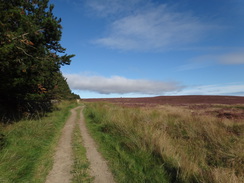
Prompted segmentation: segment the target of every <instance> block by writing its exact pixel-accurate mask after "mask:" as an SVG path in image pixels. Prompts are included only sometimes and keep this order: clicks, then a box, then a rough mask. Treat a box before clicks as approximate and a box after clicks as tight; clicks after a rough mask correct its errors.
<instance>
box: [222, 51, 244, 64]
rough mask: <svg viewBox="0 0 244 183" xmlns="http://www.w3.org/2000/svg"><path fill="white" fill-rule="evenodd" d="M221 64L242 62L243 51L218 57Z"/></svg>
mask: <svg viewBox="0 0 244 183" xmlns="http://www.w3.org/2000/svg"><path fill="white" fill-rule="evenodd" d="M218 61H219V62H220V63H222V64H244V52H235V53H229V54H224V55H221V56H219V57H218Z"/></svg>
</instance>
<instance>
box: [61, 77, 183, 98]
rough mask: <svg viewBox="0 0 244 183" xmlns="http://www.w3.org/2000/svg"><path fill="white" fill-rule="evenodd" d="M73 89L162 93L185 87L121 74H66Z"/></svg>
mask: <svg viewBox="0 0 244 183" xmlns="http://www.w3.org/2000/svg"><path fill="white" fill-rule="evenodd" d="M64 76H65V77H66V78H67V82H68V84H69V86H70V88H72V89H73V90H83V91H92V92H97V93H100V94H128V93H137V94H149V95H162V94H164V93H165V92H170V91H179V90H181V89H182V88H183V87H182V86H181V85H180V84H179V83H177V82H163V81H151V80H142V79H138V80H136V79H128V78H124V77H120V76H112V77H110V78H106V77H103V76H84V75H78V74H64Z"/></svg>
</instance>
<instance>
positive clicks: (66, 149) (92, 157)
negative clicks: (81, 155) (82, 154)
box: [45, 107, 114, 183]
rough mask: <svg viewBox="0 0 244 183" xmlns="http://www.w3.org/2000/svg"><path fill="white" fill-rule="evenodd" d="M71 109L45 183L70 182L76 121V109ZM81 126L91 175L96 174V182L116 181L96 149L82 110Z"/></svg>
mask: <svg viewBox="0 0 244 183" xmlns="http://www.w3.org/2000/svg"><path fill="white" fill-rule="evenodd" d="M78 108H81V107H77V108H74V109H72V110H71V116H70V117H69V119H68V120H67V122H66V124H65V126H64V128H63V130H62V135H61V138H60V139H59V142H58V146H57V148H56V153H55V156H54V164H53V168H52V170H51V171H50V172H49V174H48V176H47V179H46V182H45V183H69V182H71V179H72V175H71V173H70V172H71V170H72V164H73V160H72V145H71V143H72V142H71V140H72V139H71V136H72V133H73V129H74V126H75V123H76V116H77V115H76V114H77V112H76V109H78ZM78 124H79V127H80V130H81V135H82V138H83V141H84V147H85V148H86V151H87V158H88V160H89V161H90V169H91V176H94V182H95V183H114V179H113V176H112V173H111V172H110V171H109V170H108V166H107V164H106V161H105V160H104V159H103V158H102V156H101V154H100V153H99V152H98V151H97V149H96V144H95V142H94V140H93V139H92V138H91V136H90V135H89V133H88V131H87V128H86V126H85V122H84V117H83V113H82V111H81V114H80V120H79V123H78Z"/></svg>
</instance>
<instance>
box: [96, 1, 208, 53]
mask: <svg viewBox="0 0 244 183" xmlns="http://www.w3.org/2000/svg"><path fill="white" fill-rule="evenodd" d="M109 1H110V0H107V1H106V2H109ZM95 2H96V3H97V1H95ZM115 2H123V1H118V0H117V1H115ZM126 2H127V1H126ZM132 2H133V3H134V5H137V6H134V9H135V10H134V11H128V8H127V7H128V6H126V8H124V9H126V10H127V11H126V12H127V13H124V14H125V15H124V16H120V18H118V19H116V20H114V21H113V23H112V24H110V29H109V31H108V33H107V36H104V37H101V38H99V39H97V40H95V41H94V42H95V43H97V44H99V45H103V46H106V47H110V48H113V49H121V50H150V51H151V50H155V49H156V50H162V49H172V48H179V47H180V46H183V45H186V44H188V43H192V42H197V41H199V39H200V38H201V36H202V35H203V33H204V32H205V31H207V30H209V28H210V26H209V25H207V24H204V23H202V22H201V21H200V20H199V19H198V18H196V17H194V16H192V15H190V14H189V13H186V12H184V13H179V12H175V11H174V10H173V9H172V8H170V7H169V6H167V5H165V4H161V5H156V4H153V3H152V2H150V1H148V2H147V3H144V4H143V5H141V6H138V4H139V2H141V1H140V0H137V1H132ZM135 2H137V3H135ZM127 3H128V2H127ZM105 4H106V3H105ZM115 4H116V3H115ZM97 6H98V5H97ZM100 6H101V7H100ZM100 6H99V7H100V8H99V7H97V8H94V9H97V11H98V9H100V10H101V11H102V9H103V10H104V12H107V13H111V11H112V10H107V6H105V5H104V6H103V5H101V4H100ZM114 6H115V7H116V9H117V11H118V12H121V11H122V9H123V7H124V6H123V5H122V4H118V3H117V5H114ZM93 7H95V6H93ZM129 7H130V6H129ZM110 9H113V8H111V6H110ZM128 12H129V13H128ZM113 13H115V12H113Z"/></svg>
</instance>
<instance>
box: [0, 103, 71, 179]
mask: <svg viewBox="0 0 244 183" xmlns="http://www.w3.org/2000/svg"><path fill="white" fill-rule="evenodd" d="M74 106H75V104H72V103H66V102H64V103H62V104H60V105H59V106H58V110H56V111H54V112H52V113H49V114H47V117H44V118H41V119H39V120H24V121H19V122H17V123H14V124H9V125H7V126H6V125H5V126H1V133H2V134H4V135H5V141H6V145H5V146H4V147H3V148H2V149H1V150H0V182H4V183H8V182H9V183H10V182H18V183H21V182H23V183H28V182H30V183H32V182H35V183H38V182H44V181H45V178H46V175H47V174H48V172H49V170H50V169H51V167H52V163H53V160H52V156H53V154H54V149H55V146H56V143H57V141H58V138H59V136H60V132H61V129H62V127H63V126H64V124H65V121H66V119H67V118H68V116H69V114H70V112H69V110H70V109H71V108H72V107H74Z"/></svg>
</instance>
